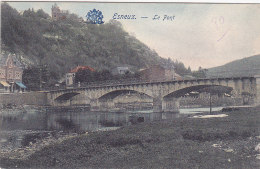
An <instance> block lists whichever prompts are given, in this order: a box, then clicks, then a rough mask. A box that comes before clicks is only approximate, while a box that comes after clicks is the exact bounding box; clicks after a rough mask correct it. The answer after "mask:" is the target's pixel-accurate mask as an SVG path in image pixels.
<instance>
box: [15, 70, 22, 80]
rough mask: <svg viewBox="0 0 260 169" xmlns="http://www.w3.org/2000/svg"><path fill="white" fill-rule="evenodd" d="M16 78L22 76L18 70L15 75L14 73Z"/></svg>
mask: <svg viewBox="0 0 260 169" xmlns="http://www.w3.org/2000/svg"><path fill="white" fill-rule="evenodd" d="M14 78H15V79H20V78H21V72H18V71H16V72H15V75H14Z"/></svg>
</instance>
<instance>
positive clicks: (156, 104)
mask: <svg viewBox="0 0 260 169" xmlns="http://www.w3.org/2000/svg"><path fill="white" fill-rule="evenodd" d="M162 102H163V99H162V98H159V97H156V98H153V112H162V107H163V106H162Z"/></svg>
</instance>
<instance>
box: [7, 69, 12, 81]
mask: <svg viewBox="0 0 260 169" xmlns="http://www.w3.org/2000/svg"><path fill="white" fill-rule="evenodd" d="M8 78H9V79H12V78H13V71H12V70H9V72H8Z"/></svg>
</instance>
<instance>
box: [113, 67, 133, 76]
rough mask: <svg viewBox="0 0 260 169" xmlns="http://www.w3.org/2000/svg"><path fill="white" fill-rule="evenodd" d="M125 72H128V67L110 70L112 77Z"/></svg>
mask: <svg viewBox="0 0 260 169" xmlns="http://www.w3.org/2000/svg"><path fill="white" fill-rule="evenodd" d="M127 72H130V70H129V68H128V67H116V68H114V69H112V75H124V74H126V73H127Z"/></svg>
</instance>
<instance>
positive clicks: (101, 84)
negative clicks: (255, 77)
mask: <svg viewBox="0 0 260 169" xmlns="http://www.w3.org/2000/svg"><path fill="white" fill-rule="evenodd" d="M222 78H225V77H212V78H198V79H182V80H166V79H165V80H163V79H160V80H148V79H140V78H127V79H115V80H105V81H96V82H84V83H77V84H73V85H71V86H60V87H55V88H52V89H47V90H63V89H77V88H91V87H106V86H116V85H117V86H118V85H134V84H142V83H143V84H146V83H164V82H181V81H198V80H211V79H212V80H213V79H222ZM232 78H243V77H232Z"/></svg>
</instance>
